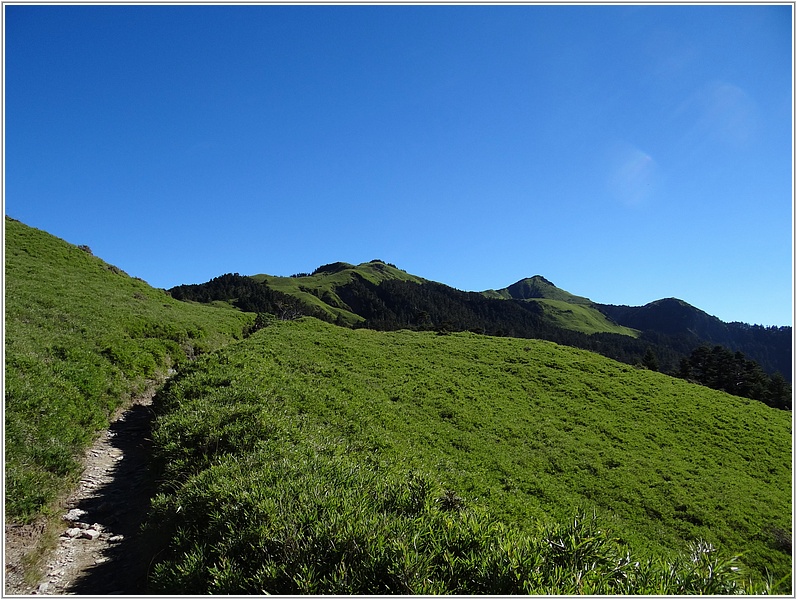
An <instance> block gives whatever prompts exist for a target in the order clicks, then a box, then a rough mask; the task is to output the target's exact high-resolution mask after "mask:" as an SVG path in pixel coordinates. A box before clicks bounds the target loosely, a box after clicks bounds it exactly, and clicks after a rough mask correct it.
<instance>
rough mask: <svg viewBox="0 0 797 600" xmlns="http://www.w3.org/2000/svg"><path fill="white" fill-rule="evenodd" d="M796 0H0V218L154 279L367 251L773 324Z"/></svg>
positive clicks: (467, 277)
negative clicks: (22, 2)
mask: <svg viewBox="0 0 797 600" xmlns="http://www.w3.org/2000/svg"><path fill="white" fill-rule="evenodd" d="M791 42H792V7H791V6H789V5H781V6H762V5H752V6H740V5H730V6H716V5H715V6H564V5H559V6H542V5H527V6H503V7H501V6H387V5H383V6H370V7H367V6H315V7H311V6H267V5H262V6H251V5H250V6H165V5H153V6H68V5H60V6H59V5H55V6H8V5H6V6H5V67H6V69H5V151H6V153H5V210H6V214H8V215H10V216H12V217H14V218H17V219H19V220H21V221H22V222H24V223H26V224H28V225H31V226H33V227H37V228H40V229H44V230H46V231H48V232H50V233H52V234H54V235H57V236H58V237H61V238H64V239H66V240H67V241H69V242H71V243H74V244H87V245H89V246H90V247H91V248H92V250H93V251H94V253H95V254H96V255H98V256H100V257H101V258H103V259H104V260H106V261H108V262H110V263H112V264H115V265H117V266H118V267H120V268H122V269H124V270H125V271H127V272H128V273H129V274H130V275H134V276H137V277H141V278H143V279H145V280H146V281H148V282H149V283H150V284H151V285H154V286H156V287H164V288H168V287H171V286H174V285H178V284H183V283H200V282H204V281H207V280H208V279H210V278H212V277H215V276H217V275H221V274H223V273H226V272H238V273H241V274H243V275H252V274H256V273H269V274H272V275H290V274H292V273H296V272H301V271H312V270H313V269H315V268H316V267H317V266H319V265H321V264H324V263H329V262H334V261H339V260H341V261H348V262H352V263H359V262H364V261H368V260H371V259H374V258H380V259H383V260H385V261H388V262H392V263H395V264H396V265H397V266H398V267H400V268H402V269H405V270H406V271H409V272H411V273H413V274H416V275H420V276H422V277H426V278H428V279H433V280H436V281H440V282H443V283H447V284H449V285H452V286H454V287H456V288H459V289H462V290H473V291H480V290H484V289H489V288H501V287H505V286H507V285H509V284H511V283H513V282H515V281H517V280H519V279H521V278H523V277H530V276H532V275H536V274H540V275H543V276H544V277H546V278H548V279H550V280H551V281H553V282H554V283H555V284H556V285H558V286H559V287H561V288H564V289H566V290H568V291H570V292H572V293H574V294H578V295H583V296H588V297H590V298H591V299H593V300H595V301H597V302H605V303H612V304H630V305H641V304H645V303H647V302H651V301H653V300H656V299H659V298H663V297H671V296H675V297H678V298H681V299H683V300H685V301H687V302H689V303H691V304H693V305H695V306H697V307H699V308H701V309H703V310H705V311H707V312H709V313H710V314H713V315H716V316H718V317H719V318H721V319H723V320H725V321H744V322H748V323H758V324H763V325H790V324H791V323H792V308H791V297H792V200H793V198H792V139H791V135H792V95H791V94H792V65H791V57H792V51H791Z"/></svg>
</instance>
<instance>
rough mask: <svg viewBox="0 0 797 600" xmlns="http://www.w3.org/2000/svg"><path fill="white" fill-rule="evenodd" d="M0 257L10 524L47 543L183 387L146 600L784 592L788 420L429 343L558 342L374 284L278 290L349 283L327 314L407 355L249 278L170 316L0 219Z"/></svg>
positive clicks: (401, 288)
mask: <svg viewBox="0 0 797 600" xmlns="http://www.w3.org/2000/svg"><path fill="white" fill-rule="evenodd" d="M5 233H6V271H5V284H6V308H5V310H6V314H5V318H6V339H5V350H6V354H5V357H6V364H5V419H6V421H5V443H6V447H5V452H6V489H5V494H6V496H5V499H6V519H7V522H8V524H9V525H11V526H14V525H18V524H21V523H30V522H32V521H37V522H41V517H43V516H44V517H47V516H50V517H53V518H56V517H57V516H58V514H59V513H58V512H56V510H57V507H58V504H57V499H58V498H59V497H60V496H61V495H62V494H63V493H64V492H65V491H66V490H68V489H69V488H71V487H73V486H74V485H75V484H76V483H77V481H78V475H79V472H80V467H81V465H80V458H81V455H82V453H83V451H84V450H85V448H86V447H87V446H88V445H89V444H90V443H91V441H92V440H93V438H94V437H95V436H96V435H97V432H98V431H99V430H101V429H102V428H103V427H104V426H105V425H106V424H107V422H108V417H109V415H110V414H111V413H112V412H113V411H114V409H115V408H116V407H118V406H119V405H120V404H123V403H124V402H125V401H126V400H127V399H128V398H129V397H130V396H131V395H133V394H136V393H137V392H138V391H139V390H141V389H143V388H144V386H145V385H146V384H147V382H148V381H151V380H155V381H162V378H163V375H164V373H165V372H166V371H167V370H168V369H173V370H174V371H176V374H175V375H174V377H172V378H171V379H169V380H168V381H167V382H166V384H165V386H164V387H163V388H162V389H161V390H160V391H159V392H158V394H157V395H156V397H155V403H154V405H153V406H154V409H155V410H156V411H157V413H158V420H157V423H156V427H155V431H154V435H152V438H153V439H152V442H153V444H154V447H155V456H154V457H153V465H152V466H153V468H156V469H157V471H158V481H159V482H160V486H161V489H160V494H159V495H158V496H156V497H155V498H154V499H153V504H152V511H151V513H150V516H149V523H148V531H149V532H150V535H151V538H152V539H156V540H158V539H159V540H161V541H162V543H163V544H162V545H160V544H157V543H155V544H146V545H142V546H141V548H143V549H144V551H145V552H147V553H150V554H148V555H147V556H143V557H141V558H142V559H143V562H142V563H141V564H143V565H150V566H151V569H150V570H149V573H150V577H151V581H150V584H151V589H152V593H155V594H159V595H163V594H167V593H175V594H187V593H196V594H203V593H257V594H261V593H263V592H264V591H268V592H283V593H370V594H373V593H390V592H393V593H395V592H400V593H604V594H605V593H616V594H623V593H668V594H681V593H735V592H738V591H762V590H763V591H765V590H769V591H788V589H790V588H789V585H790V583H789V580H788V578H787V579H784V580H783V581H782V582H780V583H777V580H779V579H781V578H782V577H786V576H787V575H788V573H789V572H790V569H791V556H790V547H791V535H790V531H791V496H790V489H791V421H790V418H789V416H790V414H789V413H787V412H784V411H776V410H773V409H770V408H769V407H767V406H765V405H763V404H762V403H759V402H751V401H747V400H744V399H740V398H736V397H733V396H729V395H727V394H723V393H720V392H715V391H712V390H709V389H707V388H705V387H702V386H696V385H693V384H690V383H687V382H685V381H682V380H677V379H673V378H670V377H667V376H664V375H661V374H659V373H654V372H651V371H648V370H645V369H637V368H633V367H631V366H628V365H624V364H621V363H618V362H615V361H612V360H609V359H607V358H604V357H601V356H599V355H597V354H594V353H591V352H585V351H583V350H577V349H574V348H567V347H563V346H560V345H557V344H554V343H551V342H548V341H542V340H529V339H515V338H511V337H501V338H499V337H492V336H488V335H484V333H485V331H484V330H482V331H480V332H479V333H478V334H476V333H472V332H460V333H450V329H446V328H445V327H442V326H441V327H440V328H438V329H434V328H433V327H430V324H432V325H434V324H435V323H440V324H441V325H445V319H446V318H451V317H454V318H456V319H460V321H459V322H460V323H466V322H468V321H467V319H473V321H470V322H471V323H475V324H476V325H477V326H478V325H479V324H487V325H489V326H490V327H502V326H504V325H503V324H504V323H507V322H509V321H507V319H508V318H509V317H511V322H512V323H514V324H513V325H512V327H515V328H517V329H518V330H520V328H523V327H527V328H528V331H531V329H532V328H533V327H538V328H541V330H543V331H550V330H549V329H546V327H548V325H547V321H546V320H545V319H544V318H542V317H540V315H539V312H538V309H537V308H535V307H536V306H537V304H536V303H535V302H529V301H526V300H523V301H517V302H515V301H508V300H499V299H495V300H492V301H488V299H486V298H484V296H482V295H481V294H477V293H466V292H459V291H458V290H452V288H449V287H447V286H443V285H442V284H436V283H434V282H429V281H425V280H419V279H417V278H413V277H412V276H409V275H408V274H405V273H404V272H402V271H400V270H398V269H395V267H392V266H391V265H388V264H387V263H382V262H381V261H372V266H371V267H368V268H365V267H363V268H359V267H353V266H352V265H346V264H345V263H333V264H331V265H325V267H322V268H321V269H319V270H317V272H316V273H315V274H310V275H303V276H301V277H295V278H286V279H295V280H300V279H302V278H308V279H307V280H308V281H309V280H310V279H309V278H312V277H317V278H319V281H323V280H324V279H323V278H326V277H340V278H344V277H349V279H348V283H344V284H343V285H340V286H335V287H334V288H330V289H332V290H334V292H335V293H336V294H338V296H339V298H340V300H341V301H342V302H344V303H345V304H346V305H347V306H349V307H350V308H354V309H356V310H355V312H352V314H356V315H360V316H362V315H363V314H367V315H368V316H367V317H362V318H363V319H365V321H364V322H366V323H367V322H368V321H370V322H371V324H375V323H379V322H380V321H379V320H380V319H383V320H384V321H383V322H384V323H385V324H388V321H387V318H388V317H390V318H394V317H395V318H399V319H416V320H417V319H419V318H422V319H423V320H422V321H421V323H420V326H416V327H415V329H417V330H415V331H412V330H409V329H407V330H403V331H389V332H386V331H373V330H368V329H363V328H358V329H352V328H345V327H338V326H335V325H333V324H331V323H325V322H323V320H318V319H314V318H302V319H298V320H296V318H297V316H298V314H300V313H301V311H308V312H309V311H316V310H318V312H319V314H320V315H321V317H324V318H326V319H328V320H332V318H331V315H325V314H324V313H323V311H321V310H320V309H317V308H313V307H308V306H306V305H304V304H302V303H301V302H300V301H299V300H298V299H297V298H296V297H294V296H292V295H291V294H289V293H284V292H280V291H278V290H272V289H271V288H270V287H267V286H265V285H263V284H262V283H258V282H256V281H255V280H253V279H252V278H248V277H241V276H238V275H229V276H222V277H219V278H216V279H214V280H213V281H212V282H211V283H212V285H200V286H195V287H191V286H186V288H187V290H188V291H189V292H190V293H196V294H199V295H200V296H201V300H202V302H203V303H206V304H207V305H202V304H197V303H195V302H190V301H178V300H177V299H175V298H173V297H170V295H169V294H167V293H164V291H163V290H157V289H154V288H152V287H150V286H149V285H147V284H146V283H145V282H144V281H142V280H140V279H136V278H134V277H130V276H128V275H127V274H125V273H124V272H122V271H121V270H120V269H118V268H117V267H115V266H113V265H109V264H107V263H105V262H104V261H102V260H101V259H100V258H97V257H95V256H93V255H92V253H91V251H90V249H89V248H87V247H85V246H74V245H72V244H70V243H67V242H65V241H63V240H60V239H58V238H55V237H53V236H51V235H49V234H47V233H45V232H43V231H39V230H36V229H33V228H30V227H27V226H25V225H23V224H22V223H19V222H18V221H14V220H13V219H10V218H8V217H7V218H6V221H5ZM380 265H383V266H380ZM288 283H290V282H288ZM216 291H218V292H219V294H220V297H219V298H213V294H214V293H216ZM211 292H212V293H211ZM341 292H342V295H341ZM172 293H174V292H172ZM312 295H314V296H315V294H312ZM322 295H323V293H322ZM539 300H546V301H551V302H562V300H556V299H544V298H543V299H539ZM258 303H260V304H258ZM380 303H381V304H380ZM388 303H389V304H388ZM256 306H264V307H267V308H268V312H270V313H271V314H272V315H277V316H276V317H275V316H268V315H264V314H259V315H255V314H252V312H244V311H245V310H246V308H247V307H249V308H251V307H256ZM419 307H421V309H420V310H421V311H423V310H425V309H426V308H428V310H429V312H427V313H426V314H425V315H423V314H422V313H421V314H419V312H418V311H419ZM413 311H415V312H413ZM279 317H282V318H283V319H285V320H281V319H280V318H279ZM336 318H337V317H336ZM479 319H481V320H479ZM430 329H431V330H430ZM446 333H447V335H444V334H446ZM504 333H505V334H507V333H508V334H512V333H514V331H513V330H508V331H504ZM571 333H572V335H573V336H574V338H573V339H601V336H604V335H611V334H594V335H591V336H590V335H586V334H583V333H578V332H571ZM614 337H615V338H616V339H618V340H626V341H627V342H628V343H630V344H634V343H637V342H638V340H637V339H635V338H633V337H631V336H625V335H615V336H614ZM109 498H113V500H112V501H113V502H124V503H128V501H129V500H130V499H129V498H125V497H122V498H119V497H118V496H109ZM592 510H594V511H595V514H596V515H597V516H596V517H594V518H593V517H591V516H590V515H592ZM37 526H38V525H37ZM7 531H8V530H7ZM128 533H129V534H130V535H131V536H135V535H136V533H135V532H134V531H130V532H128ZM56 535H57V534H56ZM126 535H127V533H126ZM148 539H150V538H148ZM699 540H705V542H706V543H708V542H710V543H711V544H714V545H715V546H716V547H717V548H718V549H717V550H715V549H713V548H712V547H710V546H708V545H706V543H703V542H702V541H699ZM32 545H33V544H32ZM130 547H136V546H135V545H133V546H125V548H130ZM736 553H744V558H743V561H744V564H742V563H740V562H738V561H737V562H734V561H733V560H732V559H731V558H730V557H731V555H732V554H736ZM737 566H743V567H744V568H742V569H741V570H736V568H737ZM103 568H104V569H105V570H106V572H107V570H109V569H113V568H114V566H113V561H111V562H110V563H108V564H105V565H104V567H103ZM764 570H768V571H769V572H770V573H772V574H773V575H774V577H775V579H774V580H773V583H772V585H770V586H768V585H767V584H766V582H765V581H764V579H762V573H763V572H764ZM751 577H752V581H751V579H750V578H751Z"/></svg>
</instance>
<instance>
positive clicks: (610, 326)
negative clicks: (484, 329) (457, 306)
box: [482, 275, 639, 337]
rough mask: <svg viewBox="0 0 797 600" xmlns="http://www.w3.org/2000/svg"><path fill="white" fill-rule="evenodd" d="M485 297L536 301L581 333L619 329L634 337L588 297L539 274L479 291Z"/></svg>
mask: <svg viewBox="0 0 797 600" xmlns="http://www.w3.org/2000/svg"><path fill="white" fill-rule="evenodd" d="M482 294H483V295H485V296H487V297H488V298H499V299H503V300H509V299H512V298H514V299H520V300H525V301H526V302H536V303H537V304H538V305H539V306H540V307H542V309H543V313H544V314H545V316H546V317H547V318H548V320H549V321H550V322H551V323H553V324H554V325H556V326H557V327H561V328H563V329H569V330H572V331H579V332H581V333H586V334H592V333H619V334H620V335H630V336H631V337H637V336H638V335H639V331H637V330H636V329H631V328H630V327H623V326H622V325H617V324H616V323H613V322H612V321H610V320H609V319H607V318H606V316H605V315H604V314H603V313H602V312H600V311H599V310H598V309H597V308H595V307H594V306H593V302H592V300H590V299H589V298H584V297H583V296H576V295H574V294H571V293H570V292H567V291H565V290H563V289H560V288H558V287H556V286H555V285H553V284H552V283H551V282H549V281H548V280H546V279H545V278H543V277H540V276H539V275H537V276H534V277H530V278H528V279H522V280H521V281H518V282H517V283H515V284H513V285H511V286H509V287H505V288H502V289H500V290H487V291H485V292H482Z"/></svg>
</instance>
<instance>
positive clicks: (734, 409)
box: [156, 319, 791, 576]
mask: <svg viewBox="0 0 797 600" xmlns="http://www.w3.org/2000/svg"><path fill="white" fill-rule="evenodd" d="M165 402H166V403H165V405H163V407H162V410H164V411H165V415H164V416H163V417H161V420H160V426H159V431H158V433H157V439H156V444H157V445H158V447H159V448H160V452H161V454H162V456H163V459H164V461H166V462H168V464H169V465H170V466H169V479H170V480H171V481H173V483H171V484H169V485H168V486H167V487H168V488H169V489H170V490H173V491H175V493H176V495H175V498H177V499H176V500H174V501H173V504H172V511H171V513H170V515H171V518H175V519H177V522H178V524H179V523H180V519H182V518H191V519H196V520H198V521H202V522H204V521H203V517H202V516H201V515H199V516H197V515H196V514H190V515H186V516H185V517H181V516H180V515H178V514H177V511H178V510H179V506H182V504H181V503H183V502H199V500H198V499H201V498H203V497H205V496H206V495H207V494H210V496H208V498H210V497H212V496H213V494H217V492H213V491H212V490H213V489H217V488H218V485H220V484H218V483H216V484H213V485H211V483H209V482H212V481H214V479H213V477H215V476H214V475H211V474H210V473H211V471H213V469H215V467H213V468H211V469H210V471H207V472H200V473H199V474H198V475H197V476H196V478H195V479H191V478H190V477H189V476H190V475H191V473H192V472H196V469H197V468H198V465H199V466H201V467H202V466H203V465H204V466H203V467H202V468H209V467H211V465H214V464H218V465H219V467H218V468H219V469H221V470H220V471H218V472H217V474H219V473H223V474H224V477H230V475H229V471H228V470H227V471H225V469H227V467H222V465H224V464H227V463H228V462H230V461H227V460H226V459H225V456H230V457H231V458H230V460H232V461H233V463H235V464H237V462H238V461H243V462H245V463H247V464H248V462H247V461H250V462H251V461H253V460H254V463H253V464H257V460H255V459H253V458H252V456H255V454H249V452H250V451H252V452H254V450H252V448H254V447H255V446H257V444H260V443H263V444H266V443H269V440H276V439H277V438H280V436H282V438H284V440H287V441H289V442H290V444H294V445H296V446H297V447H301V448H305V449H307V448H310V449H312V448H316V456H318V452H321V454H323V455H324V456H326V454H327V453H332V454H342V455H345V456H346V457H347V458H348V459H350V460H352V461H354V462H358V463H359V464H371V465H372V466H373V468H388V467H390V466H396V465H400V466H402V467H407V468H417V469H419V470H420V471H422V472H426V473H434V474H435V477H436V478H437V480H438V481H439V482H440V485H441V486H443V488H448V489H451V490H453V491H454V492H456V494H458V495H459V496H461V497H463V498H464V499H465V501H466V502H467V503H469V504H474V505H478V506H481V507H485V509H486V510H488V511H489V512H490V513H491V514H493V515H496V516H498V517H500V518H501V519H502V520H504V521H505V522H507V523H511V524H513V525H516V526H519V527H521V528H528V529H529V530H532V529H534V527H535V523H536V522H537V520H539V519H542V520H548V519H556V520H565V519H567V518H569V517H570V516H571V515H572V514H573V512H574V511H575V510H576V509H577V508H578V507H585V508H587V509H588V510H589V509H590V508H596V509H597V510H598V513H599V514H600V515H603V516H604V517H605V519H607V521H608V523H609V525H610V528H611V529H612V531H614V532H615V533H616V534H618V535H619V536H620V537H621V538H622V539H623V540H625V541H627V542H628V543H629V544H630V545H631V546H632V547H633V548H636V549H637V550H638V551H641V552H644V553H648V552H650V553H656V554H659V555H661V554H667V553H668V552H671V551H675V550H682V549H683V548H684V547H685V545H686V542H687V541H688V540H694V539H698V538H702V539H705V540H708V541H709V542H712V543H715V544H718V545H720V547H722V548H726V549H727V550H728V551H731V552H743V553H744V560H745V562H746V563H747V564H748V565H750V566H751V567H753V568H755V569H757V570H758V571H759V572H763V571H764V570H769V571H770V572H771V573H774V574H776V575H779V576H781V575H785V574H787V573H789V572H790V569H791V557H790V554H788V553H786V552H784V551H783V550H778V549H777V548H776V547H777V545H778V544H777V534H773V532H774V531H776V530H780V531H787V532H788V531H790V530H791V422H790V415H789V414H788V413H786V412H783V411H777V410H773V409H770V408H768V407H766V406H765V405H763V404H761V403H759V402H754V401H748V400H745V399H741V398H737V397H733V396H728V395H725V394H723V393H720V392H716V391H713V390H710V389H707V388H703V387H700V386H696V385H692V384H689V383H687V382H685V381H681V380H678V379H673V378H669V377H666V376H664V375H661V374H658V373H654V372H649V371H645V370H637V369H634V368H631V367H629V366H626V365H623V364H621V363H617V362H614V361H611V360H609V359H606V358H603V357H601V356H599V355H597V354H593V353H589V352H585V351H580V350H575V349H571V348H565V347H561V346H558V345H556V344H552V343H549V342H544V341H536V340H518V339H506V338H490V337H485V336H478V335H474V334H469V333H461V334H454V335H449V336H437V335H434V334H432V333H417V332H408V331H401V332H393V333H385V332H376V331H370V330H347V329H343V328H338V327H335V326H332V325H328V324H324V323H321V322H319V321H317V320H314V319H303V320H301V321H300V322H291V323H277V324H275V325H272V326H270V327H268V328H266V329H264V330H261V331H259V332H258V333H256V334H255V335H254V336H252V337H251V338H250V339H249V340H247V341H245V342H243V343H241V344H236V345H235V346H231V347H229V348H227V349H225V350H224V351H223V352H222V354H221V355H219V356H210V357H208V358H207V359H206V360H205V362H204V363H203V364H202V366H201V369H200V370H197V371H195V372H194V373H191V374H188V375H187V376H185V377H182V378H180V379H178V380H177V381H175V382H174V386H172V389H171V392H170V394H169V395H167V397H166V401H165ZM214 423H216V425H213V424H214ZM287 431H289V433H286V432H287ZM279 432H282V433H279ZM282 438H280V439H282ZM321 438H323V439H325V440H327V441H326V442H325V443H324V444H322V445H320V446H318V445H317V440H318V439H321ZM230 440H233V441H230ZM234 440H239V441H237V442H236V441H234ZM245 440H249V441H248V442H246V441H245ZM314 440H315V441H314ZM330 440H331V441H330ZM284 443H285V442H281V444H284ZM282 447H283V445H277V446H275V448H282ZM214 448H215V450H214ZM274 451H275V450H274V449H272V450H269V452H272V453H273V452H274ZM310 454H311V455H312V454H313V452H312V451H311V452H310ZM181 457H183V458H181ZM303 460H307V459H303ZM192 470H193V471H192ZM200 471H201V469H200ZM243 471H246V469H244V470H243ZM214 472H215V471H214ZM237 477H240V476H237ZM178 480H179V481H180V482H185V485H184V486H183V488H182V489H181V484H179V483H177V481H178ZM224 481H227V483H225V484H224V485H225V486H226V485H234V486H236V489H238V487H240V489H239V491H238V492H236V493H239V494H244V495H246V497H249V496H248V495H249V494H254V495H258V494H260V493H261V492H259V491H258V489H259V488H258V487H257V485H258V484H257V482H255V481H239V480H237V479H235V477H232V480H229V479H224ZM230 481H233V482H237V483H233V484H231V483H230ZM208 485H211V487H210V488H209V487H207V486H208ZM214 485H215V487H214ZM241 486H242V487H241ZM211 488H212V489H211ZM218 489H220V488H218ZM253 497H254V496H253ZM258 497H259V496H258ZM190 498H193V499H194V500H190ZM166 504H167V505H168V502H166ZM178 505H179V506H178ZM197 506H198V505H197ZM197 510H200V509H197ZM208 510H210V509H208ZM213 510H214V511H218V510H222V509H220V508H218V507H217V508H214V509H213ZM223 510H226V509H223ZM167 512H168V511H167ZM189 512H190V511H189ZM214 514H216V513H215V512H214ZM219 514H221V513H219ZM183 515H185V512H184V513H183ZM218 518H219V517H213V516H212V515H211V527H213V523H216V524H217V525H218V522H217V521H214V520H213V519H218ZM252 518H256V517H252ZM221 523H222V525H223V521H222V522H221ZM222 525H219V526H222ZM186 531H188V530H186ZM185 535H186V536H188V537H190V536H189V534H188V533H186V534H185ZM188 537H186V538H185V539H188ZM189 554H190V553H189ZM191 556H193V555H191ZM185 560H187V559H185ZM192 560H193V559H192ZM197 560H199V559H198V558H197ZM197 564H199V563H197ZM184 566H185V565H184ZM180 568H183V567H180ZM186 568H187V567H186ZM178 570H179V569H178Z"/></svg>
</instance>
